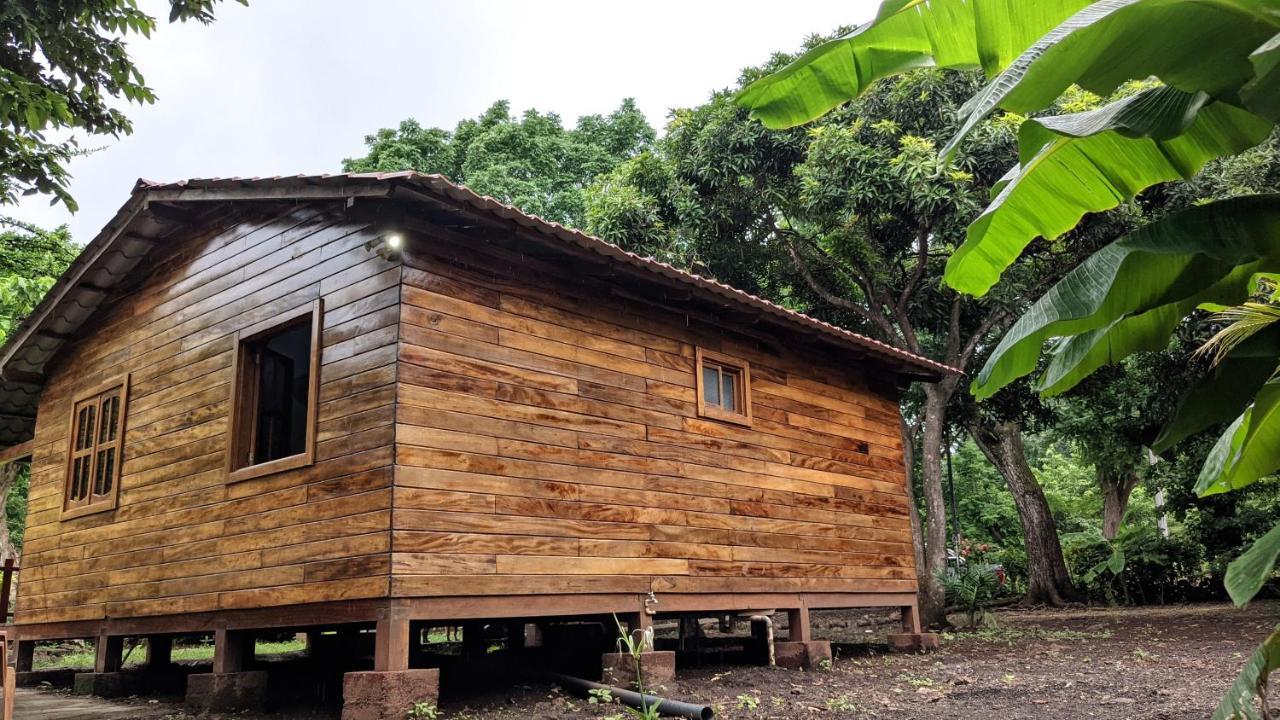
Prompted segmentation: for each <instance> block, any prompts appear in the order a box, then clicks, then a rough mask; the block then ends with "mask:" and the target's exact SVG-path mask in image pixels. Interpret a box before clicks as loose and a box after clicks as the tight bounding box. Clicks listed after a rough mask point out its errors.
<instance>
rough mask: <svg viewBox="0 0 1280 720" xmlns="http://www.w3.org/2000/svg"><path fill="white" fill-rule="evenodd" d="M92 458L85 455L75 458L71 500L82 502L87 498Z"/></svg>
mask: <svg viewBox="0 0 1280 720" xmlns="http://www.w3.org/2000/svg"><path fill="white" fill-rule="evenodd" d="M92 462H93V458H91V457H89V456H88V455H85V456H83V457H78V458H76V467H75V476H74V478H73V480H72V493H71V499H72V500H84V499H85V498H86V497H88V496H89V475H90V474H91V472H90V471H91V470H92V469H93V468H92V466H91V465H90V463H92Z"/></svg>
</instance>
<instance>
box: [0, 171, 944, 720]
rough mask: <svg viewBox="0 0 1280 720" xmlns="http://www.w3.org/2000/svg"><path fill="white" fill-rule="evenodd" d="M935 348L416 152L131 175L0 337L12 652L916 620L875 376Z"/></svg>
mask: <svg viewBox="0 0 1280 720" xmlns="http://www.w3.org/2000/svg"><path fill="white" fill-rule="evenodd" d="M948 372H953V371H952V370H950V369H949V368H946V367H944V366H941V365H938V364H936V363H934V362H931V361H929V360H927V359H925V358H921V357H916V356H913V355H910V354H907V353H904V352H902V351H899V350H897V349H894V348H892V347H889V346H887V345H884V344H882V343H880V342H877V341H875V340H872V339H869V338H867V337H864V336H861V335H858V334H855V333H852V332H849V331H846V330H843V329H840V328H837V327H834V326H832V325H829V324H826V323H823V322H820V321H817V320H814V319H812V318H809V317H806V316H804V315H801V314H798V313H795V312H791V311H788V310H786V309H783V308H781V307H779V306H777V305H774V304H771V303H769V302H766V301H764V300H761V299H759V298H757V297H754V296H751V295H749V294H747V293H744V292H741V291H738V290H735V289H734V288H731V287H728V286H726V285H723V284H720V283H717V282H714V281H712V280H709V279H705V278H702V277H699V276H696V275H692V274H689V273H685V272H682V271H680V270H677V269H676V268H673V267H671V266H668V265H665V264H662V263H659V262H656V261H653V260H650V259H646V258H642V257H638V256H636V255H633V254H630V253H627V252H625V251H623V250H621V249H619V248H618V247H617V246H615V245H611V244H609V243H607V242H604V241H602V240H599V239H596V238H593V237H589V236H587V235H584V234H581V233H578V232H575V231H572V230H569V229H566V228H564V227H561V226H559V225H556V224H554V223H549V222H546V221H543V220H541V219H539V218H536V217H531V216H528V215H525V214H523V213H521V212H520V211H518V210H516V209H514V208H511V207H509V206H506V205H503V204H501V203H499V202H496V201H494V200H493V199H491V198H487V197H481V196H479V195H476V194H475V193H473V192H471V191H470V190H468V189H466V188H464V187H460V186H457V185H454V184H451V183H449V182H448V181H447V180H445V179H443V178H441V177H438V176H428V175H421V174H415V173H409V172H404V173H391V174H348V175H325V176H312V177H288V178H267V179H207V180H189V181H185V182H178V183H153V182H148V181H139V182H138V184H137V186H136V188H135V189H134V191H133V194H132V195H131V196H130V198H129V200H128V202H126V203H125V204H124V206H123V207H122V208H121V209H120V211H119V212H118V213H117V214H116V216H115V217H114V218H113V219H112V220H111V221H110V222H109V223H108V224H107V226H106V227H105V228H104V229H103V231H102V232H101V234H100V235H98V236H97V237H96V238H94V239H93V240H92V242H90V243H89V244H88V245H87V246H86V247H85V249H84V252H83V253H82V254H81V256H80V257H79V259H77V260H76V261H75V263H74V264H73V265H72V266H71V267H70V268H69V269H68V270H67V272H66V273H65V274H64V275H63V277H62V278H60V279H59V280H58V282H57V284H56V285H55V286H54V287H53V288H52V290H50V292H49V294H48V296H47V297H46V298H45V300H44V301H43V302H42V303H41V304H40V306H39V307H38V308H37V309H36V311H35V312H34V313H33V314H32V315H31V317H30V318H28V319H27V321H26V322H25V323H23V324H22V326H21V327H20V328H19V329H18V330H17V331H16V332H15V333H14V334H13V336H12V339H11V340H10V342H9V343H8V344H7V345H6V346H5V347H4V348H3V351H0V378H2V379H3V384H2V385H0V446H2V447H8V448H9V450H8V451H6V452H8V453H9V454H10V455H12V454H14V453H17V452H22V453H25V454H29V455H30V458H31V486H30V510H29V516H28V523H27V531H26V541H25V549H24V554H23V558H22V571H21V574H20V576H19V579H18V597H17V606H16V610H15V624H16V627H17V631H18V633H19V637H20V638H21V641H20V644H19V650H18V652H19V665H20V668H21V667H24V666H25V667H29V666H30V660H31V652H32V647H33V645H32V643H33V642H34V641H37V640H47V639H58V638H96V639H97V641H98V664H97V667H96V668H95V670H96V673H98V674H104V673H107V674H109V673H111V672H113V671H115V670H117V669H118V667H119V654H120V647H121V639H122V638H125V637H145V638H149V639H150V644H151V645H152V646H153V651H154V652H155V654H156V655H157V656H161V655H163V654H164V652H165V650H164V648H166V647H167V643H168V638H169V637H171V636H172V635H173V634H175V633H190V632H202V631H207V632H214V633H215V634H216V637H217V655H216V657H215V663H214V668H213V670H214V673H213V675H214V676H219V677H223V678H224V679H225V678H231V679H232V680H234V678H235V677H236V676H237V674H244V672H242V671H244V669H245V664H244V662H245V661H244V650H243V646H244V642H245V639H246V638H252V633H253V632H255V631H263V630H268V629H273V630H274V629H298V630H314V629H316V628H325V627H332V626H352V627H363V628H368V629H371V630H373V631H374V632H373V634H374V636H375V646H376V647H375V651H374V653H373V668H374V670H376V671H378V672H382V673H385V674H388V675H395V674H396V673H400V672H406V671H412V670H413V668H411V665H413V664H414V663H413V661H412V660H411V656H412V653H411V647H410V646H411V645H412V644H413V643H414V642H416V635H414V634H412V633H411V628H414V627H420V626H422V625H423V624H424V623H425V624H432V623H434V624H437V625H438V624H444V623H448V622H461V621H468V622H474V621H489V622H494V623H501V622H509V623H512V624H513V626H514V627H522V626H523V623H526V622H527V623H533V622H544V621H550V620H553V619H557V618H582V617H599V616H602V615H607V614H608V613H616V614H618V615H619V616H620V617H624V618H625V619H627V620H628V621H629V622H631V623H632V624H633V625H635V624H637V623H638V624H639V625H641V626H643V625H645V624H647V623H648V622H650V621H651V619H652V618H653V617H655V616H656V617H666V616H696V615H704V616H711V615H716V614H718V613H731V612H732V613H736V612H749V611H762V610H779V611H789V612H790V615H789V617H790V619H791V634H792V639H793V640H794V641H796V642H803V641H808V640H810V638H809V637H808V624H807V612H808V610H810V609H815V608H845V607H873V606H881V607H899V608H902V609H903V617H904V623H905V625H906V630H907V631H908V632H910V633H918V632H919V627H918V625H917V624H916V622H915V612H914V610H915V605H916V571H915V567H914V555H913V550H912V537H911V530H910V525H909V516H908V499H907V492H906V488H905V486H904V468H903V453H902V440H901V434H900V418H899V410H898V402H899V397H900V395H901V393H902V391H903V389H904V388H905V386H906V385H907V384H908V383H909V382H911V381H913V380H923V381H932V380H936V379H937V378H939V377H941V376H942V375H943V374H944V373H948ZM365 632H366V633H367V632H368V630H366V631H365ZM246 672H247V671H246ZM219 677H214V678H213V680H207V679H206V680H204V681H202V682H205V683H206V685H205V686H202V687H205V689H206V690H209V691H210V692H213V693H215V694H216V693H217V692H219V691H220V689H222V690H225V689H226V688H227V687H232V686H233V685H234V683H233V682H232V680H226V681H225V682H224V681H223V680H221V679H219ZM191 682H193V683H194V682H195V678H194V677H193V678H192V680H191ZM208 683H213V684H212V685H208ZM228 683H231V684H230V685H229V684H228ZM233 689H234V688H233ZM348 692H353V691H351V690H350V688H349V690H348ZM380 692H386V690H385V687H383V688H382V690H380ZM349 700H350V698H349ZM398 716H399V717H403V712H401V713H399V715H398Z"/></svg>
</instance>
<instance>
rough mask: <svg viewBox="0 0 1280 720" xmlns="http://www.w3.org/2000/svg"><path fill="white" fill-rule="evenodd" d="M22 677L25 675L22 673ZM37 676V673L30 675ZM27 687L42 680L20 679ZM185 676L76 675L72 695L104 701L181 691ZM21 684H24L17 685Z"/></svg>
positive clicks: (132, 672) (142, 672)
mask: <svg viewBox="0 0 1280 720" xmlns="http://www.w3.org/2000/svg"><path fill="white" fill-rule="evenodd" d="M19 674H20V675H22V673H19ZM31 675H35V673H31ZM19 679H20V680H22V681H25V682H26V683H27V684H39V682H40V681H39V680H35V682H34V683H33V682H32V680H33V679H34V678H30V677H25V678H19ZM183 682H184V677H183V676H182V675H181V674H179V673H174V672H156V671H148V670H126V671H118V672H106V673H93V672H87V673H76V674H75V677H74V679H73V680H72V684H71V688H72V692H73V693H75V694H76V695H96V696H97V697H103V698H118V697H128V696H130V695H148V694H152V693H157V692H172V691H175V690H176V691H178V692H181V690H182V685H183ZM18 684H22V683H18Z"/></svg>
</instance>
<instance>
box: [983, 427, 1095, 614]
mask: <svg viewBox="0 0 1280 720" xmlns="http://www.w3.org/2000/svg"><path fill="white" fill-rule="evenodd" d="M969 435H970V436H971V437H972V438H973V441H974V442H975V443H977V445H978V447H979V448H981V449H982V454H984V455H986V456H987V459H988V460H990V461H991V464H993V465H995V466H996V468H997V469H998V470H999V471H1000V474H1001V475H1002V476H1003V477H1004V480H1005V483H1006V484H1007V485H1008V486H1009V491H1010V493H1012V494H1013V503H1014V505H1016V506H1017V508H1018V517H1019V519H1021V521H1022V534H1023V536H1024V538H1025V539H1026V547H1027V601H1028V602H1031V603H1044V604H1046V605H1053V606H1061V605H1064V604H1066V603H1067V602H1068V601H1074V600H1078V599H1079V593H1077V592H1076V588H1075V585H1073V584H1072V582H1071V576H1070V574H1069V573H1068V572H1067V564H1066V562H1065V561H1064V560H1063V559H1062V544H1061V543H1060V542H1059V540H1058V528H1057V525H1056V524H1055V523H1054V521H1053V514H1052V513H1051V512H1050V510H1049V502H1048V501H1047V500H1045V497H1044V490H1043V489H1041V487H1040V483H1039V482H1037V481H1036V476H1035V474H1034V473H1032V471H1031V466H1030V465H1029V464H1027V454H1026V450H1025V449H1024V448H1023V446H1022V429H1021V428H1020V427H1019V426H1018V424H1017V423H1013V422H995V423H992V422H986V423H984V422H982V421H980V420H979V421H976V422H974V423H972V424H971V425H970V427H969Z"/></svg>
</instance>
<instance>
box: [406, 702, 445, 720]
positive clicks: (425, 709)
mask: <svg viewBox="0 0 1280 720" xmlns="http://www.w3.org/2000/svg"><path fill="white" fill-rule="evenodd" d="M408 717H409V720H438V719H439V717H440V711H439V710H437V709H436V706H435V703H429V702H416V703H414V704H413V707H411V708H409V715H408Z"/></svg>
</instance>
